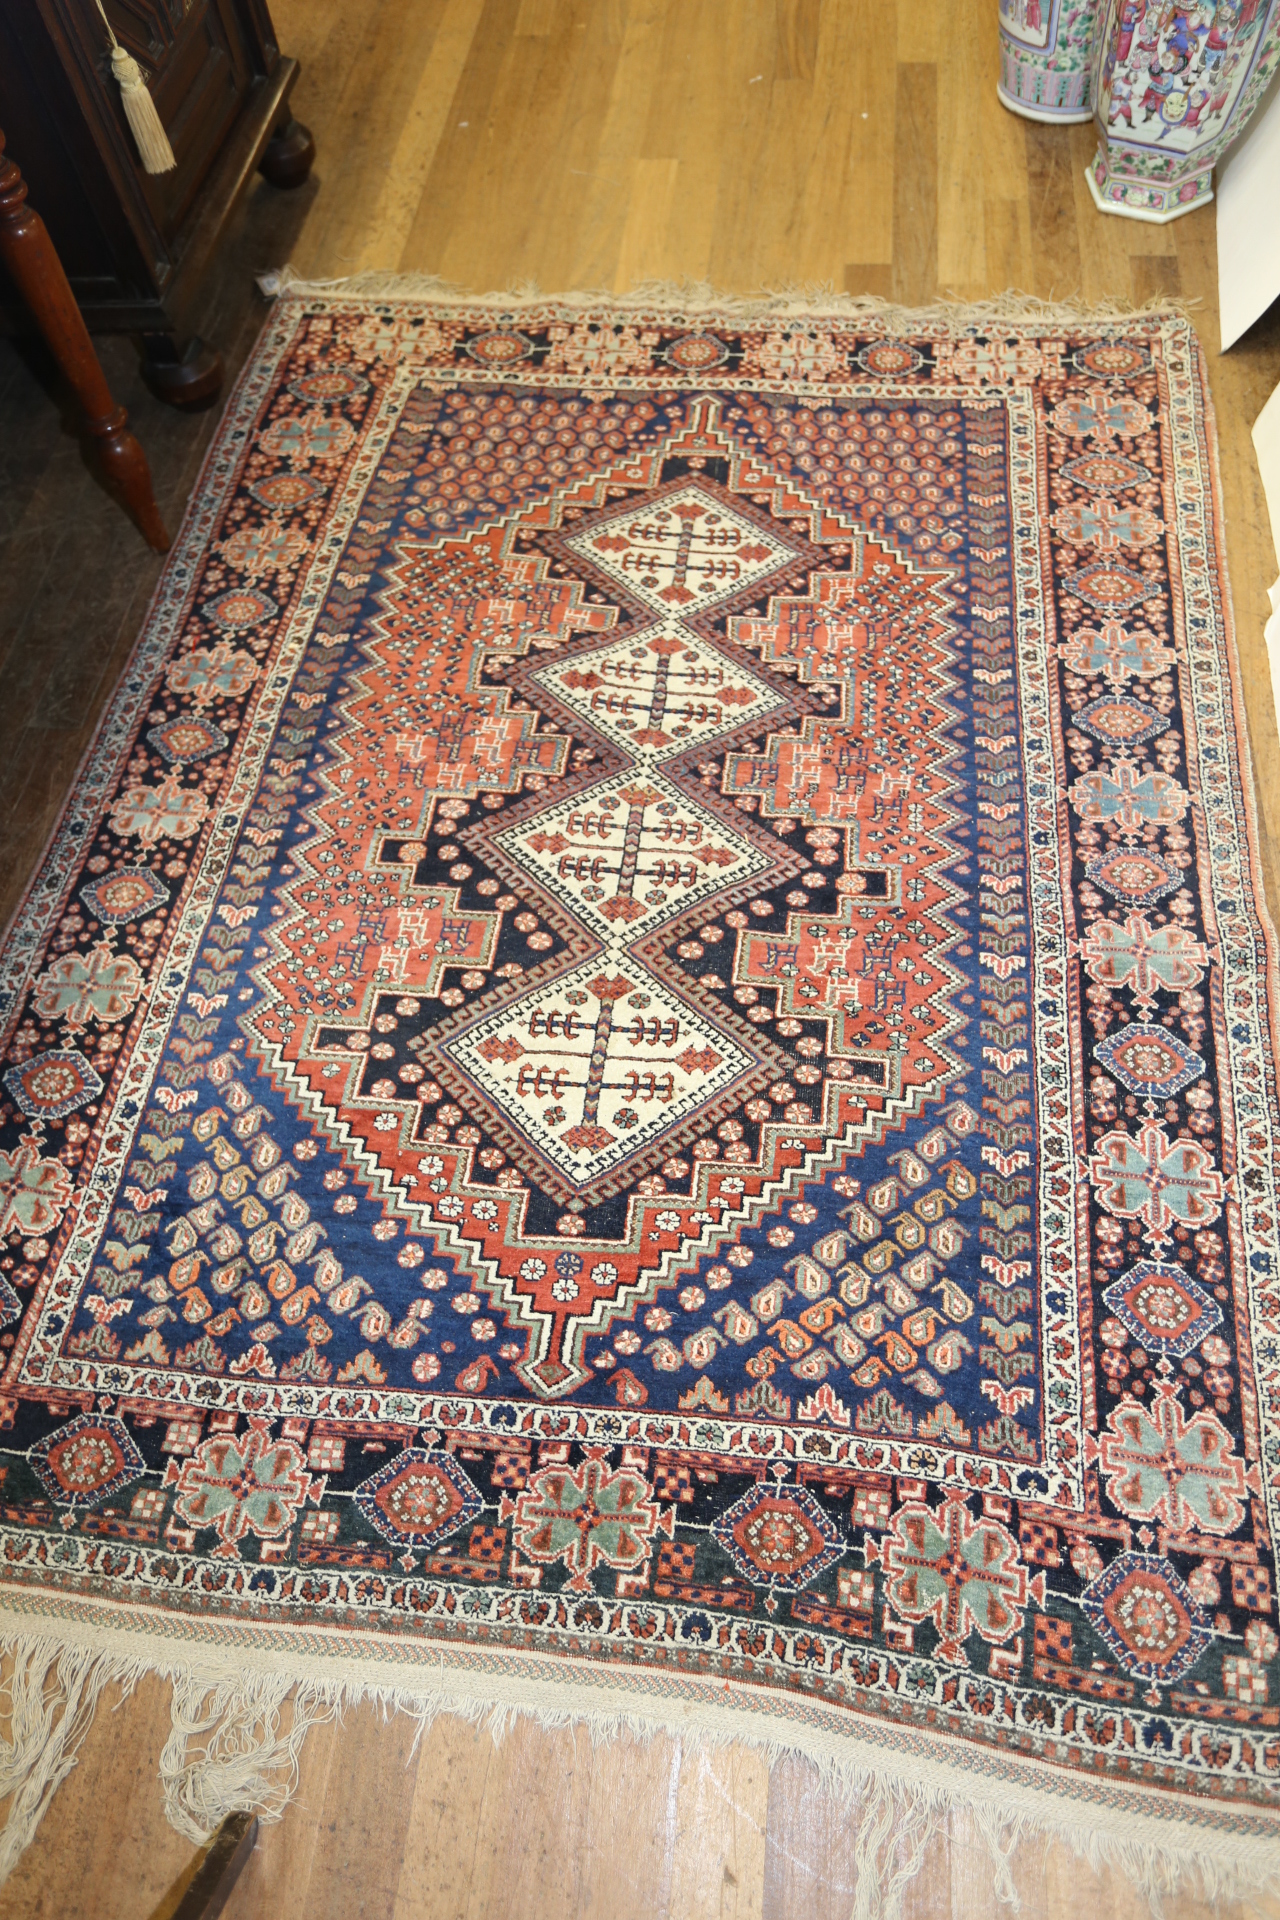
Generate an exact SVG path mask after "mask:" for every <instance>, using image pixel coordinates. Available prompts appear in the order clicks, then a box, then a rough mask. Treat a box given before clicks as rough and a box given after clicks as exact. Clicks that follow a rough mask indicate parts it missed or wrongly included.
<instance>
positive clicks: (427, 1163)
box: [419, 1153, 444, 1178]
mask: <svg viewBox="0 0 1280 1920" xmlns="http://www.w3.org/2000/svg"><path fill="white" fill-rule="evenodd" d="M419 1172H421V1173H425V1174H426V1175H427V1177H428V1178H430V1176H431V1175H432V1174H433V1173H443V1172H444V1161H443V1160H442V1159H441V1158H440V1155H439V1154H438V1153H429V1154H428V1155H427V1157H426V1159H425V1160H423V1161H422V1162H421V1163H420V1166H419Z"/></svg>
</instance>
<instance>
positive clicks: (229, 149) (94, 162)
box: [0, 0, 314, 405]
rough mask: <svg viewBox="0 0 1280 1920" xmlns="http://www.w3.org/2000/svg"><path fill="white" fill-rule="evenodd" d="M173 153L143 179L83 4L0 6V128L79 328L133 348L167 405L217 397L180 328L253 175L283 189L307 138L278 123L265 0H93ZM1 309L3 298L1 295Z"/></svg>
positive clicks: (12, 0) (205, 365)
mask: <svg viewBox="0 0 1280 1920" xmlns="http://www.w3.org/2000/svg"><path fill="white" fill-rule="evenodd" d="M104 4H105V6H106V11H107V16H108V18H109V20H110V22H111V27H112V30H113V31H114V33H115V35H116V38H117V39H118V40H119V42H120V44H121V45H122V46H123V47H125V48H126V49H127V50H128V52H129V53H131V54H132V55H133V57H134V59H135V60H137V62H138V64H139V66H140V67H141V69H142V71H143V74H144V75H145V77H146V79H147V82H148V85H149V87H150V90H151V96H152V99H153V100H154V102H155V105H156V108H157V110H158V112H159V115H160V119H161V121H162V123H163V125H164V127H165V131H166V132H167V134H168V136H169V141H170V144H171V145H172V147H173V151H174V157H175V159H176V161H177V166H176V167H175V168H174V170H173V171H172V172H170V173H166V174H154V175H153V174H147V173H144V172H143V170H142V167H141V165H140V163H139V161H138V158H137V152H136V149H135V147H134V143H133V136H132V134H131V132H130V130H129V125H128V122H127V120H126V119H125V115H124V109H123V106H122V104H121V100H120V94H119V90H118V88H117V86H116V82H115V79H114V76H113V75H112V72H111V62H110V39H109V36H108V34H107V30H106V27H105V25H104V23H103V19H102V15H101V14H100V12H99V11H98V7H97V4H96V0H0V126H3V127H4V129H5V133H6V135H7V138H8V145H9V150H10V152H11V153H12V154H13V156H14V158H15V159H16V160H17V162H18V164H19V165H20V166H21V168H22V171H23V173H24V174H25V176H26V179H27V183H28V186H29V188H30V195H31V204H32V205H33V206H34V207H35V208H36V209H37V210H38V211H39V213H40V214H41V216H42V218H43V220H44V222H45V225H46V226H47V228H48V230H49V233H50V236H51V238H52V240H53V243H54V245H55V247H56V248H57V250H58V253H59V255H60V257H61V260H62V263H63V266H64V268H65V270H66V274H67V278H68V280H69V281H70V283H71V287H72V290H73V291H74V293H75V296H76V299H77V302H78V303H79V306H80V309H81V312H82V313H83V314H84V317H85V320H86V321H87V323H88V325H89V327H90V328H91V329H93V330H97V331H103V332H132V333H138V334H140V335H141V336H142V338H143V341H144V343H145V346H146V351H147V357H148V377H149V378H150V380H151V384H152V385H153V387H154V388H155V389H156V391H157V392H159V393H161V395H162V397H164V398H165V399H171V400H174V401H175V402H176V403H178V404H188V405H191V404H207V403H208V401H209V400H210V399H212V398H213V397H214V395H215V394H216V392H217V387H218V383H219V381H220V379H221V366H220V362H219V361H218V356H217V354H216V352H215V351H214V350H213V349H212V348H211V347H206V346H205V345H204V343H203V342H201V341H200V340H199V339H198V338H197V339H195V340H194V341H192V340H190V339H187V338H186V337H185V330H186V329H188V328H190V327H191V326H193V325H194V324H196V322H197V320H198V287H199V281H200V277H201V274H202V272H203V270H204V268H205V267H206V266H207V264H208V262H209V259H210V257H211V256H212V254H213V251H214V249H215V248H216V246H217V244H218V238H219V236H220V234H221V233H222V231H223V229H224V227H225V225H226V222H227V219H228V217H229V215H230V214H231V212H232V209H233V208H234V206H235V204H236V202H237V200H238V199H239V197H240V195H241V194H242V193H243V191H244V190H245V188H246V187H247V185H248V184H249V182H250V180H251V179H252V178H253V174H254V171H255V169H256V168H259V167H260V168H261V170H262V171H263V172H264V173H265V174H266V175H267V178H268V179H270V180H272V181H273V183H274V184H276V185H277V186H281V187H291V186H297V185H299V184H300V183H301V182H302V181H303V180H304V179H305V178H306V176H307V173H308V171H309V169H310V165H311V160H312V157H313V152H314V149H313V146H312V142H311V136H310V134H309V133H308V132H307V131H306V129H305V128H304V127H302V126H300V125H299V123H298V122H297V121H295V120H293V119H292V118H291V115H290V112H289V95H290V93H291V92H292V89H293V84H294V82H295V80H296V79H297V77H298V63H297V61H296V60H290V59H288V58H286V57H284V56H283V55H282V54H281V53H280V50H279V48H278V46H277V44H276V37H275V30H274V28H273V26H272V23H271V16H270V13H269V12H268V10H267V6H266V4H265V0H104ZM3 303H4V305H5V307H6V309H7V310H9V311H10V312H11V313H12V314H14V315H16V313H17V311H18V308H17V302H16V300H15V299H13V298H12V296H11V290H10V289H9V288H8V287H7V286H4V287H3Z"/></svg>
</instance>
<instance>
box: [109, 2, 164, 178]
mask: <svg viewBox="0 0 1280 1920" xmlns="http://www.w3.org/2000/svg"><path fill="white" fill-rule="evenodd" d="M98 12H99V13H100V14H101V15H102V18H103V20H104V21H105V22H106V28H107V32H108V33H109V34H110V35H111V71H112V73H114V75H115V77H116V79H117V81H118V82H119V86H120V98H121V100H123V102H124V112H125V118H126V120H127V121H128V122H129V126H130V128H131V129H132V131H133V137H134V139H135V140H136V141H137V143H138V158H139V159H140V160H141V162H142V166H143V171H144V172H146V173H170V172H172V170H173V168H174V167H176V166H177V164H178V163H177V161H176V160H175V159H174V157H173V148H172V147H171V146H170V145H169V136H168V134H167V133H166V132H165V130H164V128H163V126H162V125H161V123H160V115H159V114H158V113H157V112H156V103H155V101H154V100H153V99H152V98H151V94H150V92H149V91H148V89H147V83H146V81H145V80H144V79H143V77H142V69H141V67H140V66H139V65H138V63H137V61H136V60H135V59H134V57H133V55H132V54H131V53H126V51H125V49H124V48H123V47H122V46H121V45H120V42H119V41H118V40H117V39H116V36H115V34H114V33H113V32H112V30H111V22H110V21H109V20H108V19H107V13H106V8H105V7H104V6H103V4H102V0H98Z"/></svg>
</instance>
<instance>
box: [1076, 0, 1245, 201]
mask: <svg viewBox="0 0 1280 1920" xmlns="http://www.w3.org/2000/svg"><path fill="white" fill-rule="evenodd" d="M1102 26H1103V29H1104V30H1103V31H1102V32H1101V34H1100V35H1099V39H1098V44H1097V48H1096V52H1095V66H1094V88H1093V97H1094V101H1095V108H1094V117H1095V119H1096V120H1097V121H1098V126H1099V134H1100V138H1099V143H1098V151H1097V153H1096V155H1095V157H1094V159H1093V161H1092V163H1091V165H1090V166H1089V168H1088V169H1087V174H1086V177H1087V179H1088V181H1089V186H1090V189H1091V191H1092V193H1093V197H1094V200H1095V201H1096V203H1097V205H1098V206H1099V207H1100V208H1101V209H1102V210H1103V211H1104V212H1108V213H1123V214H1127V215H1129V216H1130V217H1131V218H1133V219H1139V220H1154V221H1164V220H1172V219H1175V218H1176V217H1177V216H1178V215H1179V214H1181V213H1186V212H1189V211H1190V210H1191V208H1192V207H1196V206H1199V205H1201V204H1203V203H1204V202H1205V201H1207V200H1209V199H1211V198H1212V195H1213V185H1212V174H1213V167H1214V163H1215V161H1216V160H1217V159H1218V157H1219V156H1220V154H1221V153H1222V151H1223V149H1224V148H1225V147H1226V146H1227V145H1228V143H1229V142H1230V141H1232V140H1234V139H1235V138H1236V137H1237V136H1238V135H1239V134H1240V133H1241V132H1243V130H1244V127H1245V124H1246V122H1247V120H1248V119H1249V116H1250V114H1251V113H1252V112H1253V109H1254V107H1255V106H1256V104H1257V102H1258V100H1259V99H1260V98H1261V96H1262V94H1263V93H1264V92H1265V90H1266V87H1267V83H1268V81H1269V80H1270V77H1271V74H1272V72H1273V71H1274V69H1275V65H1276V57H1277V46H1278V42H1280V0H1156V4H1151V5H1147V6H1145V7H1144V6H1143V5H1142V0H1108V5H1107V8H1106V11H1105V13H1104V16H1103V20H1102Z"/></svg>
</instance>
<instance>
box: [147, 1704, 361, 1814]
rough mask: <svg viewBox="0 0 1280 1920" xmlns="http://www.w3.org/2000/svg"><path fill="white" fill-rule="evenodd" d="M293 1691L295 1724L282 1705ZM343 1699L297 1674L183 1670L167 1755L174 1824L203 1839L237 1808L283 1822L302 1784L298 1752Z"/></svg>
mask: <svg viewBox="0 0 1280 1920" xmlns="http://www.w3.org/2000/svg"><path fill="white" fill-rule="evenodd" d="M290 1696H292V1701H291V1704H292V1712H291V1714H290V1715H289V1716H288V1727H287V1729H286V1731H285V1732H283V1733H282V1732H281V1731H280V1709H281V1707H282V1706H283V1705H284V1703H285V1701H286V1699H289V1698H290ZM338 1707H339V1701H338V1699H337V1698H336V1697H335V1696H334V1695H333V1694H332V1692H331V1691H327V1690H326V1689H325V1688H323V1687H309V1686H307V1685H306V1683H305V1682H299V1683H298V1685H297V1687H296V1690H295V1686H294V1678H293V1675H292V1674H280V1673H265V1674H263V1673H256V1674H255V1673H247V1674H241V1675H239V1676H237V1677H236V1678H235V1679H230V1678H227V1679H222V1680H218V1681H215V1682H213V1683H212V1684H211V1683H210V1682H209V1681H208V1680H207V1679H205V1678H203V1677H201V1676H199V1675H193V1674H175V1675H174V1680H173V1725H172V1729H171V1731H170V1734H169V1738H168V1739H167V1740H166V1741H165V1744H164V1750H163V1752H162V1753H161V1755H160V1785H161V1789H162V1791H163V1793H164V1810H165V1815H166V1818H167V1819H168V1821H169V1824H170V1826H172V1827H176V1828H177V1829H178V1832H179V1833H183V1834H185V1835H186V1836H187V1838H188V1839H189V1840H194V1841H196V1842H197V1843H198V1844H201V1845H203V1843H204V1842H205V1841H206V1840H207V1839H208V1837H209V1835H210V1834H211V1833H212V1832H213V1831H214V1830H215V1828H217V1827H220V1826H221V1825H222V1822H223V1821H224V1820H225V1819H226V1817H227V1815H228V1814H230V1813H237V1812H241V1811H244V1812H249V1811H252V1812H256V1813H257V1815H258V1818H259V1820H262V1821H272V1820H278V1819H279V1818H280V1816H281V1814H282V1813H283V1812H284V1809H285V1807H286V1806H287V1805H288V1804H289V1801H290V1800H291V1799H292V1798H293V1795H294V1791H295V1790H296V1788H297V1785H298V1756H299V1755H300V1754H301V1752H302V1743H303V1741H304V1740H305V1739H306V1737H307V1734H308V1732H309V1731H310V1729H311V1728H312V1727H313V1726H315V1724H316V1722H317V1721H319V1720H332V1718H333V1716H334V1714H335V1713H337V1711H338Z"/></svg>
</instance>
